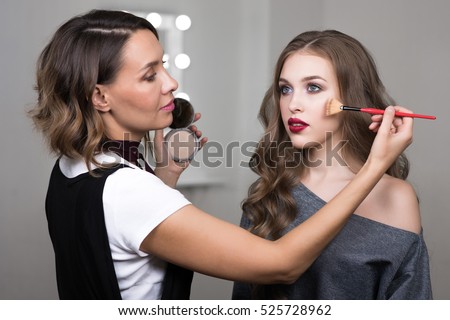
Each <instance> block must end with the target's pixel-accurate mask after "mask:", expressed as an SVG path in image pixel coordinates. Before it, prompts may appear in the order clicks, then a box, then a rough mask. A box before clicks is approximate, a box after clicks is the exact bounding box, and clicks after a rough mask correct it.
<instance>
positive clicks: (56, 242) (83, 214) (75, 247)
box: [45, 160, 193, 300]
mask: <svg viewBox="0 0 450 320" xmlns="http://www.w3.org/2000/svg"><path fill="white" fill-rule="evenodd" d="M122 167H124V165H118V166H115V167H113V168H110V169H96V170H95V171H94V172H95V173H96V174H97V175H98V177H93V176H92V175H90V174H89V173H85V174H81V175H79V176H77V177H75V178H71V179H70V178H67V177H66V176H64V174H63V173H62V172H61V170H60V168H59V160H58V161H57V162H56V164H55V166H54V168H53V171H52V174H51V178H50V184H49V188H48V192H47V198H46V203H45V208H46V215H47V221H48V228H49V233H50V238H51V240H52V243H53V249H54V251H55V261H56V277H57V285H58V293H59V297H60V299H70V300H75V299H83V300H87V299H101V300H108V299H109V300H110V299H116V300H117V299H121V295H120V290H119V286H118V283H117V277H116V273H115V270H114V264H113V260H112V257H111V250H110V247H109V241H108V234H107V231H106V226H105V218H104V212H103V201H102V197H103V189H104V185H105V182H106V179H107V178H108V176H109V175H110V174H112V173H114V172H115V171H116V170H118V169H120V168H122ZM192 277H193V273H192V271H190V270H185V269H182V268H180V267H178V266H174V265H171V264H168V267H167V271H166V276H165V279H164V288H163V293H162V299H189V295H190V287H191V282H192Z"/></svg>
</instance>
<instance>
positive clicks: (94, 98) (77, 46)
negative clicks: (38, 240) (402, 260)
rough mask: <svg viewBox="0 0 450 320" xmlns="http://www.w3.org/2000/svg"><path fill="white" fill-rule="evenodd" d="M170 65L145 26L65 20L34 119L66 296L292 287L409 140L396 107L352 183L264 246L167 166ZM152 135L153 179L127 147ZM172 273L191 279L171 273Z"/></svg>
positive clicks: (123, 18) (44, 65) (119, 16)
mask: <svg viewBox="0 0 450 320" xmlns="http://www.w3.org/2000/svg"><path fill="white" fill-rule="evenodd" d="M162 57H163V48H162V47H161V45H160V43H159V41H158V34H157V32H156V30H155V28H154V27H153V26H152V25H151V24H150V23H149V22H148V21H147V20H145V19H142V18H138V17H136V16H134V15H132V14H129V13H125V12H120V11H103V10H98V11H92V12H89V13H87V14H84V15H81V16H76V17H74V18H72V19H70V20H69V21H67V22H66V23H64V24H63V25H62V26H61V27H60V28H59V29H58V30H57V31H56V33H55V34H54V36H53V38H52V39H51V41H50V42H49V43H48V45H47V46H46V47H45V48H44V50H43V52H42V53H41V55H40V57H39V60H38V65H37V85H36V88H37V93H38V102H37V105H36V106H35V108H34V109H33V110H31V111H30V114H31V116H32V119H33V120H34V123H35V125H36V127H37V128H38V129H40V130H41V131H42V132H43V134H44V136H45V138H46V139H47V141H48V144H49V146H50V149H51V151H52V152H53V153H54V154H55V155H56V156H57V160H56V163H55V166H54V169H53V171H52V173H51V177H50V182H49V187H48V192H47V198H46V215H47V219H48V227H49V233H50V237H51V240H52V243H53V247H54V252H55V260H56V277H57V284H58V292H59V296H60V298H61V299H161V298H163V299H187V298H189V290H190V284H191V279H192V272H191V271H188V270H193V271H196V272H201V273H204V274H208V275H210V276H215V277H220V278H224V279H229V280H238V281H246V282H252V283H260V284H270V283H292V282H293V281H295V280H296V279H297V278H298V276H299V275H300V274H302V273H303V272H304V271H305V270H306V269H307V268H308V267H309V266H310V265H311V263H312V262H313V261H314V260H315V259H316V258H317V256H318V255H319V254H320V252H321V251H322V250H323V249H324V248H325V247H326V245H327V244H328V243H329V242H330V240H332V239H333V237H334V236H336V234H337V233H338V232H339V230H340V229H341V228H342V227H343V225H344V224H345V222H346V221H347V219H348V218H349V216H350V214H351V213H352V212H353V211H354V210H355V208H356V207H357V206H358V205H359V204H360V203H361V201H363V199H364V198H365V197H366V196H367V195H368V193H369V192H370V190H371V189H372V188H373V187H374V185H375V184H376V183H377V181H378V180H379V179H380V178H381V177H382V175H383V174H384V172H385V171H386V169H387V168H389V166H390V165H391V163H392V162H393V161H394V160H395V159H396V158H397V157H398V155H399V154H400V153H401V152H402V151H403V150H404V149H405V148H406V147H407V146H408V145H409V144H410V143H411V141H412V123H413V121H412V120H411V119H407V118H405V119H403V120H401V119H398V118H395V117H394V109H392V108H388V109H387V111H386V114H385V116H384V118H383V119H382V122H381V123H380V126H379V130H378V133H377V137H376V139H375V141H374V144H373V147H372V149H371V153H370V155H369V157H368V159H367V161H366V163H365V164H364V165H363V167H362V169H361V170H360V171H359V173H358V174H357V175H355V177H354V178H353V179H352V181H351V182H349V184H348V185H347V186H346V187H345V188H344V189H343V190H342V191H341V192H340V193H339V194H338V195H336V196H335V197H334V198H333V199H330V201H329V203H328V204H326V205H325V206H324V207H323V208H322V209H320V210H319V212H318V213H316V214H315V215H314V217H312V218H310V219H309V220H308V221H306V222H304V223H303V224H301V225H300V226H299V227H297V228H295V229H293V230H292V231H291V232H289V233H287V234H286V235H285V236H283V237H281V238H280V239H278V240H276V241H270V240H266V239H262V238H260V237H258V236H255V235H253V234H251V233H250V232H248V231H246V230H243V229H242V228H239V227H238V226H235V225H232V224H230V223H228V222H225V221H221V220H219V219H217V218H215V217H214V216H212V215H209V214H207V213H205V212H203V211H202V210H201V209H199V208H196V207H195V206H193V205H192V204H191V203H189V201H188V200H187V199H185V198H184V196H183V195H182V194H181V193H179V192H178V191H177V190H176V189H174V187H175V185H176V182H177V180H178V177H179V176H180V174H181V173H182V172H183V170H184V169H185V168H186V167H187V165H188V164H187V163H185V164H181V165H180V164H178V163H175V162H173V161H169V162H168V163H166V165H164V166H161V165H160V164H161V163H162V162H161V161H158V159H160V158H161V157H162V155H163V148H162V129H163V128H165V127H167V126H169V125H170V124H171V122H172V112H171V111H172V110H173V99H174V97H173V91H174V90H176V89H177V82H176V81H175V80H174V79H173V78H172V77H171V76H170V75H169V74H168V73H167V71H166V70H165V68H164V67H163V61H162ZM197 119H198V117H197ZM379 121H381V120H379ZM391 127H392V128H394V129H395V130H391ZM154 130H156V133H155V141H154V145H155V148H154V153H155V158H156V163H157V165H156V168H155V170H154V172H153V171H152V169H151V168H150V167H149V166H146V165H145V163H142V160H139V158H141V156H140V155H139V153H138V152H127V150H128V151H129V150H135V151H136V145H138V144H139V143H140V142H141V141H145V140H146V137H147V135H148V132H149V131H154ZM193 130H194V132H196V135H197V136H198V137H200V136H201V133H200V132H199V131H198V130H197V129H196V128H195V127H193ZM201 141H202V143H205V141H206V139H202V140H201ZM144 144H145V145H146V146H147V143H144ZM117 154H119V155H120V157H117ZM139 164H140V165H139ZM175 265H177V266H181V267H183V268H186V269H183V270H184V273H182V272H179V270H180V269H177V270H176V271H175V272H172V271H171V270H173V269H172V268H175V269H176V268H178V267H175ZM179 274H182V276H181V277H180V278H178V275H179Z"/></svg>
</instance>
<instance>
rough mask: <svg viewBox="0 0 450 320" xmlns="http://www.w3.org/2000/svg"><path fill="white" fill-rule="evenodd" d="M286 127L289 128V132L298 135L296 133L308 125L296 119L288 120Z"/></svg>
mask: <svg viewBox="0 0 450 320" xmlns="http://www.w3.org/2000/svg"><path fill="white" fill-rule="evenodd" d="M288 126H289V130H290V131H291V132H292V133H298V132H300V131H302V130H304V129H306V128H307V127H309V124H307V123H306V122H304V121H302V120H300V119H298V118H289V120H288Z"/></svg>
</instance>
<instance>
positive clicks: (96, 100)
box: [92, 84, 111, 112]
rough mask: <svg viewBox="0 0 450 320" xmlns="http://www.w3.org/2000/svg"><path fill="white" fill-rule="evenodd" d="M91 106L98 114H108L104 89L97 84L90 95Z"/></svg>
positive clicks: (108, 107) (108, 108)
mask: <svg viewBox="0 0 450 320" xmlns="http://www.w3.org/2000/svg"><path fill="white" fill-rule="evenodd" d="M92 104H93V106H94V108H95V109H97V110H98V111H100V112H108V111H109V110H110V109H111V108H110V106H109V103H108V99H107V96H106V88H105V86H103V85H101V84H97V85H96V86H95V89H94V93H93V94H92Z"/></svg>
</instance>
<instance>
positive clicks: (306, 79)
mask: <svg viewBox="0 0 450 320" xmlns="http://www.w3.org/2000/svg"><path fill="white" fill-rule="evenodd" d="M316 79H321V80H323V81H325V82H328V81H327V80H326V79H324V78H322V77H321V76H307V77H304V78H302V79H301V82H306V81H311V80H316ZM278 82H287V83H289V81H287V80H286V79H284V78H279V79H278Z"/></svg>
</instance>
